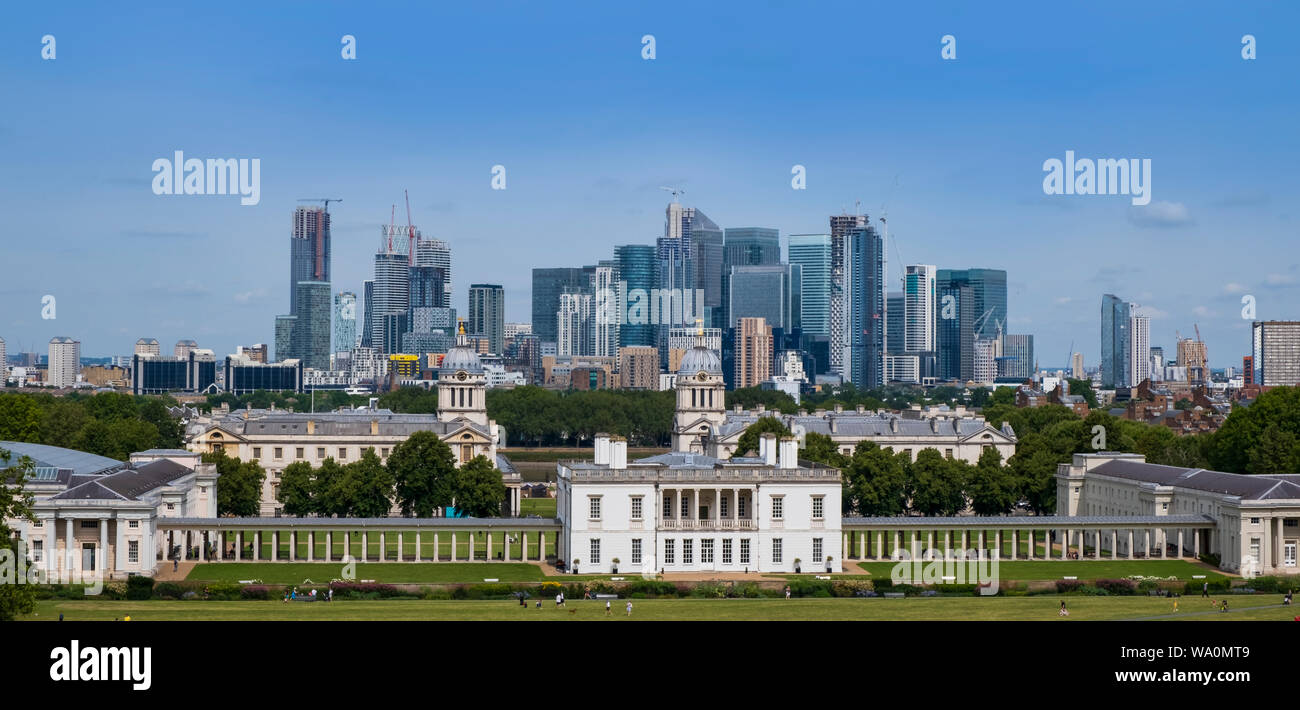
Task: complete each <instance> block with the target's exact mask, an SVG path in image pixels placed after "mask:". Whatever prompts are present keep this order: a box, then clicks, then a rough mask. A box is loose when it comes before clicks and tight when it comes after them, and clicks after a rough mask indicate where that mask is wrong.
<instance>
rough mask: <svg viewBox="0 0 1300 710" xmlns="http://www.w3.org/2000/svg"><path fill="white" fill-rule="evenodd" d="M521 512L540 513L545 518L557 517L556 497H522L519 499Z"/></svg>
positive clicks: (525, 514)
mask: <svg viewBox="0 0 1300 710" xmlns="http://www.w3.org/2000/svg"><path fill="white" fill-rule="evenodd" d="M519 514H520V515H524V516H528V515H540V516H542V517H543V518H554V517H555V499H554V498H521V499H520V500H519Z"/></svg>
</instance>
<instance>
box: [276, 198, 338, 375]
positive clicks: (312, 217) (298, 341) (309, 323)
mask: <svg viewBox="0 0 1300 710" xmlns="http://www.w3.org/2000/svg"><path fill="white" fill-rule="evenodd" d="M329 282H330V215H329V212H326V211H325V210H324V209H323V208H320V207H299V208H297V209H296V210H294V213H293V231H292V233H291V234H290V237H289V313H288V314H287V315H288V316H289V317H288V318H286V317H285V316H277V317H276V322H275V327H276V344H277V347H276V353H275V356H276V358H278V359H281V360H283V359H285V358H290V357H296V358H299V359H302V360H303V361H304V364H305V365H306V366H307V367H315V368H321V369H326V368H328V367H329V350H330V336H331V332H330V321H331V315H332V314H333V308H332V304H331V299H330V291H329ZM302 284H312V285H311V286H309V287H307V288H303V287H302V286H301V285H302ZM319 284H324V285H325V288H326V291H325V298H324V299H323V300H322V299H321V298H319V290H320V287H319ZM304 293H307V294H311V299H310V300H311V302H310V303H304V302H303V294H304ZM322 323H323V324H324V336H323V337H324V346H323V348H322V347H321V337H322V336H321V332H320V326H321V324H322ZM294 328H310V329H311V330H310V332H305V333H295V332H293V329H294ZM281 345H283V349H281V347H280V346H281ZM322 350H323V351H324V353H325V355H324V359H323V360H322V359H321V358H320V356H319V353H320V352H321V351H322Z"/></svg>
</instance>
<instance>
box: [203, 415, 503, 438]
mask: <svg viewBox="0 0 1300 710" xmlns="http://www.w3.org/2000/svg"><path fill="white" fill-rule="evenodd" d="M308 421H313V422H315V423H316V424H315V432H316V433H315V436H369V435H370V422H371V421H376V422H378V423H379V435H380V436H401V437H407V436H410V435H411V434H414V433H415V432H417V431H431V432H434V433H436V434H448V433H451V432H453V431H456V430H457V429H460V428H461V427H462V426H469V427H470V428H473V429H477V430H480V431H484V433H487V432H486V431H485V430H484V428H483V427H482V426H480V425H478V424H476V423H474V422H471V421H469V420H468V419H465V420H463V421H462V420H457V421H452V422H441V421H439V420H438V415H436V414H394V413H393V412H391V411H389V410H386V409H381V410H377V411H376V410H362V411H355V412H320V413H316V414H309V413H306V412H278V411H277V412H274V413H271V412H269V411H268V412H266V413H264V414H258V413H252V414H250V415H249V418H248V419H244V418H243V415H242V414H241V413H232V414H231V415H230V416H227V417H224V418H222V419H219V420H217V421H216V422H214V424H215V425H216V426H217V427H218V428H220V429H221V430H223V431H226V432H229V433H231V434H234V435H236V436H275V435H284V436H306V435H307V422H308Z"/></svg>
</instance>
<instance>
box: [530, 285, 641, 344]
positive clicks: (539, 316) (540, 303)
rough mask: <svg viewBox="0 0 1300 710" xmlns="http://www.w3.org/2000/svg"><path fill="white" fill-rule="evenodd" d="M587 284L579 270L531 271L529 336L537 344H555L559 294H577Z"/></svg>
mask: <svg viewBox="0 0 1300 710" xmlns="http://www.w3.org/2000/svg"><path fill="white" fill-rule="evenodd" d="M589 281H590V277H589V275H588V274H587V273H586V271H585V270H584V269H583V268H582V267H577V268H571V267H560V268H550V269H533V293H532V298H533V333H534V334H535V335H536V336H537V338H538V339H539V340H541V341H542V342H544V343H554V342H556V335H557V328H556V320H555V317H556V316H555V314H556V313H558V312H559V310H560V294H562V293H566V292H569V293H574V292H579V291H581V290H582V289H584V288H585V287H586V286H587V284H588V283H589ZM652 288H653V286H652Z"/></svg>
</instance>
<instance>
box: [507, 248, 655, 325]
mask: <svg viewBox="0 0 1300 710" xmlns="http://www.w3.org/2000/svg"><path fill="white" fill-rule="evenodd" d="M614 261H615V263H616V264H617V265H618V278H619V284H620V289H619V296H618V309H619V314H620V319H621V321H622V322H621V323H620V324H619V329H618V344H619V347H629V346H634V345H655V344H656V340H655V338H656V335H657V331H656V330H655V324H653V323H651V322H650V319H649V312H648V310H646V309H637V310H635V311H634V310H633V308H632V304H633V303H634V302H637V301H640V302H642V303H645V302H647V301H648V300H649V298H650V293H651V292H652V291H653V290H654V289H655V288H657V284H658V283H659V259H658V257H657V256H656V254H655V248H654V247H652V246H650V245H648V244H626V245H623V246H617V247H614ZM534 284H536V280H534ZM534 289H536V286H535V285H534ZM535 294H536V292H535V290H534V297H535ZM533 330H534V332H536V327H535V324H534V329H533Z"/></svg>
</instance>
